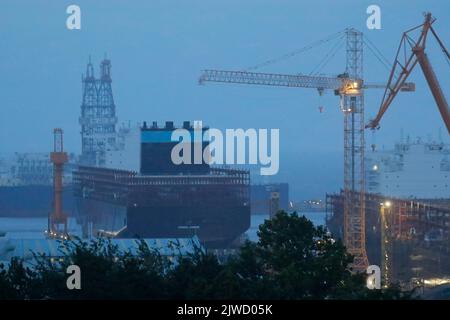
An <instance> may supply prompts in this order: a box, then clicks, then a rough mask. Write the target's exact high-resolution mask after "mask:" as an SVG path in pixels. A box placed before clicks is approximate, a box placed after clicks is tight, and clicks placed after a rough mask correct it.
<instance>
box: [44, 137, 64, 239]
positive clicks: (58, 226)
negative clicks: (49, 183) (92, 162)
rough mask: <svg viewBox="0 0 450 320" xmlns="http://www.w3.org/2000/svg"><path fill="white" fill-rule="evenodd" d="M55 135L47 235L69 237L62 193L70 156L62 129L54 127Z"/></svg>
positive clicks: (51, 157)
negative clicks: (65, 168) (51, 204)
mask: <svg viewBox="0 0 450 320" xmlns="http://www.w3.org/2000/svg"><path fill="white" fill-rule="evenodd" d="M53 135H54V141H53V152H51V153H50V160H51V161H52V163H53V210H52V212H51V214H50V215H49V218H48V230H47V235H48V236H49V237H52V238H62V239H67V238H68V234H67V214H65V213H64V212H63V199H62V193H63V172H64V164H65V163H66V162H67V161H68V157H67V153H66V152H64V145H63V131H62V129H59V128H57V129H54V131H53Z"/></svg>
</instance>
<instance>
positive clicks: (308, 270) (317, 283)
mask: <svg viewBox="0 0 450 320" xmlns="http://www.w3.org/2000/svg"><path fill="white" fill-rule="evenodd" d="M258 234H259V241H258V242H257V243H250V242H247V243H246V244H245V245H244V246H243V247H242V248H241V250H240V251H239V253H238V254H236V255H235V256H233V257H231V258H230V259H228V260H227V261H226V262H225V263H219V261H218V260H217V258H216V257H215V256H214V255H211V254H209V253H206V252H204V251H203V250H201V249H200V248H197V249H196V250H195V252H194V253H192V254H189V255H187V256H181V255H177V256H176V257H174V258H175V259H168V258H167V257H164V256H162V255H160V253H159V252H158V251H157V250H154V249H151V248H148V246H147V245H146V244H145V242H141V243H140V246H139V250H138V254H134V255H133V254H131V253H130V252H121V251H120V250H118V248H117V247H115V246H114V245H112V244H111V242H109V241H108V240H105V239H98V240H95V241H92V242H89V243H87V242H83V241H80V240H79V239H76V240H71V241H70V242H69V248H70V250H69V251H68V252H67V253H65V254H64V257H63V260H62V261H61V262H58V263H55V262H52V261H51V260H50V259H49V257H45V256H36V257H35V264H34V266H33V267H32V268H30V267H27V266H26V265H25V264H24V262H23V261H22V260H20V259H17V258H13V259H12V260H11V263H10V265H9V267H8V268H5V267H1V268H0V299H409V298H412V297H413V293H412V292H406V293H405V292H401V291H400V290H399V289H398V288H389V289H383V290H368V289H367V288H366V287H365V276H366V275H364V274H353V273H351V272H350V269H349V264H350V263H351V261H352V257H351V256H350V255H348V254H347V253H346V250H345V247H344V246H343V245H342V243H341V242H340V241H334V240H333V239H332V238H331V237H330V236H329V235H328V234H327V232H326V230H324V228H323V227H315V226H314V225H313V224H312V222H311V221H309V220H308V219H306V218H305V217H303V216H298V215H297V214H293V215H290V214H287V213H285V212H282V211H280V212H279V213H278V214H277V215H276V216H275V217H274V218H273V219H271V220H267V221H266V222H265V223H264V224H263V225H261V226H260V228H259V232H258ZM72 264H76V265H78V266H79V267H80V269H81V290H69V289H68V288H67V286H66V280H67V278H68V276H69V275H68V274H67V273H66V269H67V267H68V266H69V265H72Z"/></svg>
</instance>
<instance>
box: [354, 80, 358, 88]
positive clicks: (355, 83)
mask: <svg viewBox="0 0 450 320" xmlns="http://www.w3.org/2000/svg"><path fill="white" fill-rule="evenodd" d="M353 88H355V89H357V88H358V82H356V81H355V82H353Z"/></svg>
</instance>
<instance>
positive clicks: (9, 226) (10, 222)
mask: <svg viewBox="0 0 450 320" xmlns="http://www.w3.org/2000/svg"><path fill="white" fill-rule="evenodd" d="M302 214H303V215H304V216H305V217H307V218H308V219H309V220H311V221H312V222H313V223H314V225H316V226H318V225H324V224H325V212H302ZM268 218H269V216H267V215H253V216H252V217H251V226H250V229H249V230H248V231H247V232H246V234H247V236H248V238H249V239H250V240H251V241H256V240H257V239H258V236H257V235H256V232H257V231H258V227H259V225H261V224H262V223H264V220H266V219H268ZM68 228H69V232H70V233H72V234H80V227H79V226H78V225H77V224H76V221H75V219H69V221H68ZM46 229H47V218H0V231H5V232H7V234H6V236H7V237H8V238H15V239H41V238H44V230H46Z"/></svg>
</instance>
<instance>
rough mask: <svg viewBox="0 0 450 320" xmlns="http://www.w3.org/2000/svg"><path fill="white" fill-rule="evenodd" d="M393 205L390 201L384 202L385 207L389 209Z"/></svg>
mask: <svg viewBox="0 0 450 320" xmlns="http://www.w3.org/2000/svg"><path fill="white" fill-rule="evenodd" d="M391 205H392V203H391V202H390V201H385V202H384V206H385V207H387V208H389V207H390V206H391Z"/></svg>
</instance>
